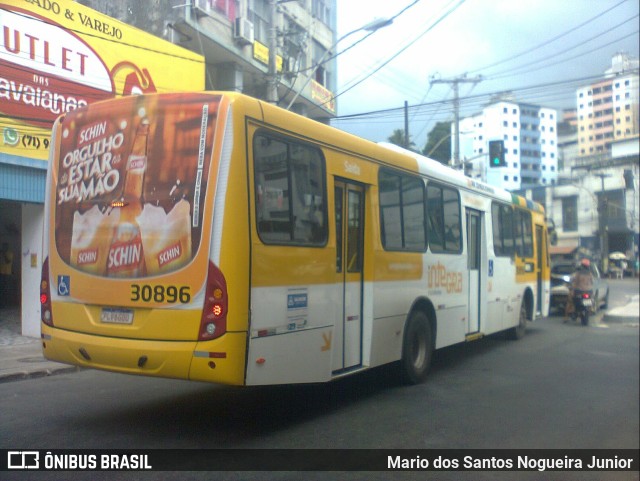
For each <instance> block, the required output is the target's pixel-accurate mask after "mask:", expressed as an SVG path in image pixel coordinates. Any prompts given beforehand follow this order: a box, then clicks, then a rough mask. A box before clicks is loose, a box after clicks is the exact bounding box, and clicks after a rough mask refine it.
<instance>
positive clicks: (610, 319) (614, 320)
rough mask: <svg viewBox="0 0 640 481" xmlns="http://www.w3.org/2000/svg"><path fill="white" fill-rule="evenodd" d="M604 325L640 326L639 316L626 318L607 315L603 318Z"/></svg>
mask: <svg viewBox="0 0 640 481" xmlns="http://www.w3.org/2000/svg"><path fill="white" fill-rule="evenodd" d="M601 322H602V323H604V324H638V323H640V317H639V316H624V315H615V314H611V315H610V314H605V315H604V316H603V317H602V321H601Z"/></svg>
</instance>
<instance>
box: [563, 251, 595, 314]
mask: <svg viewBox="0 0 640 481" xmlns="http://www.w3.org/2000/svg"><path fill="white" fill-rule="evenodd" d="M592 291H593V275H592V274H591V262H590V261H589V259H582V260H581V261H580V263H579V264H578V267H577V269H576V272H574V274H573V276H572V278H571V287H570V289H569V297H568V299H567V313H568V314H573V313H574V312H575V310H576V308H575V304H574V302H575V298H576V296H579V295H580V294H582V293H583V292H588V293H589V294H591V293H592Z"/></svg>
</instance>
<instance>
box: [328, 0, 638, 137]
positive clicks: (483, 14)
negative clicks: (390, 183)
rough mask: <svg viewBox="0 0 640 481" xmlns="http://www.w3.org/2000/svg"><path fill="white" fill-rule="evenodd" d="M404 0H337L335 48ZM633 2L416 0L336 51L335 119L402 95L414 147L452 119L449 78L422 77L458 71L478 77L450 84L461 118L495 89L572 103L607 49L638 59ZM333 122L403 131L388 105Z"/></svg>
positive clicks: (556, 104)
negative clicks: (389, 21)
mask: <svg viewBox="0 0 640 481" xmlns="http://www.w3.org/2000/svg"><path fill="white" fill-rule="evenodd" d="M414 1H415V0H398V1H395V2H394V1H389V0H338V2H337V3H338V12H337V14H338V38H339V39H341V40H340V41H339V43H338V47H337V51H338V52H341V51H343V50H345V49H347V48H348V47H349V46H350V45H352V44H353V43H354V42H356V41H358V40H360V39H362V38H363V37H364V36H365V34H366V33H367V32H364V31H359V32H355V33H350V32H353V31H354V30H357V29H359V28H360V27H362V26H364V25H366V24H368V23H369V22H371V21H372V20H374V19H376V18H390V17H393V16H395V15H396V14H398V13H399V12H400V11H401V10H403V9H404V8H406V7H408V6H409V5H411V4H412V3H414ZM638 4H639V2H638V0H625V1H623V0H420V1H418V2H417V3H416V4H415V5H413V6H411V7H410V8H408V9H407V10H406V11H405V12H404V13H402V14H401V15H400V16H398V17H397V18H396V19H395V20H394V21H393V24H392V25H389V26H387V27H384V28H382V29H380V30H378V31H377V32H375V33H373V34H372V35H370V36H368V37H367V38H365V39H364V40H362V41H361V42H360V43H358V44H357V45H355V46H354V47H352V48H350V49H349V50H347V51H345V52H343V53H340V54H339V56H338V89H337V93H338V95H339V96H338V117H344V116H348V115H352V114H360V113H365V112H373V111H378V110H384V109H396V108H399V109H401V108H402V107H403V105H404V102H405V100H406V101H408V103H409V106H410V107H411V108H410V114H409V118H410V127H409V132H410V135H411V139H412V140H413V141H414V142H415V144H416V146H417V147H418V148H420V149H422V147H423V146H424V143H425V141H426V136H427V133H428V132H429V131H430V130H431V128H432V127H433V124H434V123H435V122H437V121H445V120H452V119H453V112H452V103H451V99H452V97H453V94H452V86H451V84H449V83H431V82H430V80H431V79H432V78H436V79H441V80H450V79H453V78H456V77H459V76H461V75H464V74H467V79H475V78H476V77H477V76H478V75H481V76H482V77H483V80H482V81H481V82H479V83H476V84H474V83H460V84H459V88H460V97H461V115H462V116H466V115H471V114H474V113H477V112H479V111H480V110H482V105H483V103H486V101H487V99H488V98H489V96H490V94H492V93H496V92H501V91H512V92H513V95H514V98H515V100H516V101H520V102H529V103H534V104H538V105H541V106H544V107H551V108H556V109H559V110H562V109H564V108H572V107H573V108H575V90H576V87H577V86H579V85H585V84H589V83H591V82H592V79H591V78H590V77H593V76H598V75H602V74H603V73H604V71H605V70H606V69H608V68H610V67H611V57H612V55H613V54H614V53H615V52H618V51H626V52H628V53H629V54H630V55H631V56H632V57H634V58H638V44H639V40H638V38H639V37H638V25H639V20H638V10H639V7H638ZM536 47H539V48H536ZM387 61H389V63H387V64H386V65H384V66H382V67H381V65H382V64H383V63H385V62H387ZM379 67H381V68H380V69H379V70H378V71H377V72H374V71H375V70H376V69H377V68H379ZM570 81H573V82H570ZM358 82H360V83H358ZM354 84H356V85H355V86H354ZM423 104H424V105H423ZM420 105H422V106H420ZM418 106H420V107H418ZM333 125H335V126H336V127H339V128H341V129H343V130H347V131H350V132H353V133H356V134H358V135H361V136H363V137H366V138H368V139H370V140H373V141H384V140H386V139H387V137H389V136H390V135H391V134H392V132H393V130H394V129H398V128H403V126H404V117H403V113H402V111H401V110H398V111H395V112H384V113H381V114H379V115H375V116H363V117H359V118H354V119H347V118H345V119H337V120H336V121H334V122H333Z"/></svg>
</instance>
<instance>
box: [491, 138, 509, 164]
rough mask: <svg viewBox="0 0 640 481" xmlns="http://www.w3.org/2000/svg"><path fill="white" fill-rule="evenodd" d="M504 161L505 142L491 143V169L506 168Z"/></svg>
mask: <svg viewBox="0 0 640 481" xmlns="http://www.w3.org/2000/svg"><path fill="white" fill-rule="evenodd" d="M506 166H507V161H506V160H505V159H504V140H490V141H489V167H506Z"/></svg>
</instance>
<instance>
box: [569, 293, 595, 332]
mask: <svg viewBox="0 0 640 481" xmlns="http://www.w3.org/2000/svg"><path fill="white" fill-rule="evenodd" d="M573 306H574V310H573V314H572V317H573V319H574V320H575V319H577V318H578V317H579V318H580V322H581V323H582V325H583V326H587V325H589V313H590V312H591V311H592V310H593V298H592V294H591V291H576V292H574V294H573Z"/></svg>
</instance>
